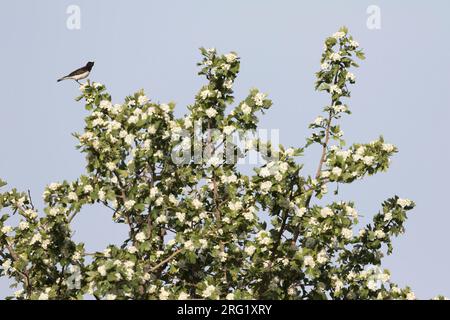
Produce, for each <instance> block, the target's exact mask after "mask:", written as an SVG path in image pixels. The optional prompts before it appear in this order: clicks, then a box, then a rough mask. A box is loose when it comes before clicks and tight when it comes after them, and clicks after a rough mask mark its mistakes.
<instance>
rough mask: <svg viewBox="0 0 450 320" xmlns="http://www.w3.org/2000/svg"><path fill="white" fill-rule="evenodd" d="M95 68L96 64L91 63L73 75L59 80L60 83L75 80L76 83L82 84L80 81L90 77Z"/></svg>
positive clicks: (70, 74)
mask: <svg viewBox="0 0 450 320" xmlns="http://www.w3.org/2000/svg"><path fill="white" fill-rule="evenodd" d="M93 66H94V62H92V61H89V62H88V63H87V64H86V65H85V66H84V67H81V68H79V69H77V70H75V71H73V72H71V73H69V74H68V75H67V76H65V77H62V78H60V79H58V82H60V81H62V80H68V79H71V80H75V81H76V82H78V83H80V82H79V80H82V79H85V78H87V77H88V76H89V73H91V70H92V67H93Z"/></svg>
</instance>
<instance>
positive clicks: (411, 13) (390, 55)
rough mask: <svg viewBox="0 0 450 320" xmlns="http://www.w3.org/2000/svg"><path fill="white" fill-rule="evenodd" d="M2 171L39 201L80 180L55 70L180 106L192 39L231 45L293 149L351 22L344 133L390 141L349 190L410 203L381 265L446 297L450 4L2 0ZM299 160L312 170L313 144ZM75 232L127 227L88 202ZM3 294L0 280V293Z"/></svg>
mask: <svg viewBox="0 0 450 320" xmlns="http://www.w3.org/2000/svg"><path fill="white" fill-rule="evenodd" d="M71 4H75V5H79V7H80V8H81V29H80V30H68V29H67V28H66V19H67V17H68V15H67V14H66V9H67V7H68V5H71ZM372 4H373V5H378V6H379V7H380V9H381V19H382V20H381V29H380V30H369V29H368V28H367V26H366V20H367V17H368V15H367V14H366V9H367V7H368V6H369V5H372ZM0 6H1V9H0V36H1V39H2V49H1V51H0V57H1V59H0V64H1V70H2V77H0V88H2V89H1V92H2V95H1V104H0V119H1V120H2V121H1V125H0V139H1V145H2V148H1V153H0V177H1V178H3V179H5V180H7V181H8V182H9V184H10V185H11V186H15V187H18V188H19V189H24V190H26V189H28V188H30V189H31V191H32V194H34V195H35V199H36V200H35V202H37V203H38V204H41V203H42V201H41V200H40V195H41V194H42V192H43V189H44V187H45V185H46V184H48V183H50V182H52V181H61V180H63V179H68V180H73V179H76V178H77V177H78V176H79V175H80V173H82V172H83V170H84V158H83V156H82V155H81V154H79V153H78V151H77V150H75V144H76V141H75V139H74V138H73V137H72V136H71V135H70V134H71V133H72V132H75V131H80V130H81V129H82V127H83V117H84V116H85V115H86V111H85V110H84V109H83V106H82V104H80V103H77V102H75V101H74V100H73V98H74V97H76V96H77V95H78V93H79V92H78V86H77V85H76V84H75V83H72V82H62V83H58V84H57V83H56V79H57V78H58V77H60V76H62V75H64V74H66V73H67V72H69V71H71V70H73V69H75V68H77V67H79V66H81V65H83V64H85V63H86V61H88V60H95V61H96V64H95V67H94V69H93V72H92V75H91V79H92V80H95V81H99V82H102V83H104V84H106V86H107V87H108V89H109V91H110V92H111V94H112V96H113V99H115V101H118V102H120V101H121V99H122V98H123V97H124V96H126V95H127V94H130V93H132V92H134V91H136V90H138V89H140V88H144V89H145V91H146V92H147V94H148V95H149V96H150V97H151V98H152V99H153V100H159V101H172V100H173V101H175V102H177V104H178V108H179V110H178V111H177V113H178V114H183V113H184V112H185V110H186V109H185V106H186V105H187V104H189V103H191V102H192V101H193V97H194V94H195V93H196V92H197V90H198V88H199V87H200V85H201V84H202V82H203V79H201V78H199V77H198V76H197V75H196V73H197V67H196V65H195V64H196V62H197V61H198V60H199V52H198V47H200V46H205V47H212V46H213V47H217V48H218V50H219V51H230V50H234V51H236V52H238V53H239V55H240V56H241V57H242V63H241V73H240V75H239V78H238V81H237V83H236V90H235V91H236V96H237V98H238V99H239V98H241V97H244V96H245V95H246V94H247V92H248V89H249V88H251V87H258V88H260V89H261V90H262V91H264V92H267V93H268V94H269V96H270V98H271V99H272V100H273V102H274V106H273V108H272V109H271V110H270V111H269V112H268V113H267V114H266V115H265V116H264V117H263V119H262V121H261V126H262V127H264V128H279V129H280V139H281V142H282V143H283V144H286V145H301V144H303V142H304V137H306V135H307V134H308V130H307V125H308V123H309V122H310V121H311V120H313V119H314V118H315V117H316V116H317V115H318V113H319V112H320V109H321V108H322V107H323V105H324V104H326V103H327V99H326V96H325V95H323V94H320V93H317V92H314V90H313V87H314V72H316V71H317V70H318V68H319V58H320V54H321V50H322V42H323V39H324V38H325V37H326V36H328V35H330V34H332V33H333V32H335V31H336V30H337V29H338V28H339V26H341V25H347V26H348V27H349V28H350V31H351V33H352V34H353V35H354V36H355V38H356V39H357V40H358V41H359V43H360V44H361V46H362V47H364V48H365V51H366V54H367V60H366V61H364V62H363V63H362V67H361V68H360V69H359V70H357V71H356V75H357V78H358V83H357V85H356V86H355V87H353V88H352V90H353V97H352V99H351V100H350V106H351V108H352V110H353V115H352V116H351V117H347V118H345V120H344V121H343V130H344V132H345V134H346V135H345V137H346V139H347V141H348V142H349V143H353V142H369V141H371V140H373V139H375V138H377V137H378V136H379V135H380V134H383V135H384V137H385V138H386V140H387V141H389V142H391V143H394V144H396V145H397V146H398V147H399V149H400V153H399V154H398V155H396V156H395V158H394V159H393V162H392V167H391V169H390V171H388V172H387V173H384V174H380V175H377V176H374V177H369V178H367V179H365V180H364V181H362V182H358V183H357V184H353V185H351V186H341V187H340V191H341V193H340V198H342V199H345V200H354V201H355V202H356V204H357V208H358V210H359V211H360V212H361V213H363V214H365V215H366V216H368V215H370V214H372V213H374V212H376V211H378V209H379V208H380V204H381V202H382V201H383V200H385V199H386V198H388V197H390V196H392V195H394V194H398V195H399V196H401V197H405V198H411V199H413V200H414V201H415V202H416V203H417V207H416V209H415V210H414V211H413V212H412V213H411V214H410V219H409V220H408V222H407V224H406V228H407V232H406V234H405V235H403V236H402V237H400V238H398V239H397V240H395V241H394V253H393V255H392V256H390V257H388V258H386V259H385V263H384V266H385V267H387V268H389V269H390V270H391V271H392V278H393V280H394V281H396V282H398V283H400V284H401V285H406V284H409V285H411V287H412V288H413V290H414V291H415V292H416V295H417V296H418V297H420V298H430V297H433V296H435V295H436V294H438V293H440V294H444V295H447V296H450V276H449V274H448V270H450V254H449V252H450V251H449V250H448V245H449V243H450V233H449V232H448V229H449V226H450V215H449V214H450V212H449V209H448V204H447V202H446V200H447V199H448V181H447V180H449V179H450V174H449V171H448V169H447V168H446V165H445V164H446V163H449V162H450V152H449V148H448V139H447V135H448V130H447V127H448V119H449V118H450V108H449V106H450V104H449V103H450V95H449V92H450V90H449V86H450V81H449V80H450V79H449V70H450V59H449V53H448V52H449V49H450V46H449V44H448V39H449V31H450V19H448V15H449V13H450V2H448V1H437V0H435V1H400V0H397V1H374V0H371V1H364V0H352V1H350V0H347V1H335V0H334V1H331V0H329V1H325V0H321V1H263V0H258V1H256V0H247V1H242V0H240V1H238V0H227V1H207V0H202V1H199V0H196V1H181V0H180V1H106V0H105V1H76V0H71V1H62V0H61V1H51V0H40V1H31V0H29V1H23V0H15V1H8V2H6V1H3V2H2V4H1V5H0ZM311 151H312V153H310V154H309V155H308V156H307V157H306V158H305V161H306V162H307V166H306V167H307V169H308V170H310V172H312V169H313V168H314V167H315V166H316V163H317V159H318V156H319V155H318V153H317V152H316V151H318V150H317V149H316V150H311ZM75 229H76V234H75V238H76V239H77V240H83V241H85V242H86V243H87V247H88V249H89V250H101V249H102V248H103V247H104V246H105V245H107V244H108V243H110V242H118V241H120V240H121V239H122V236H123V235H124V234H125V229H124V228H122V227H121V226H117V225H113V224H112V222H111V219H110V216H109V213H108V212H106V211H104V210H99V209H98V208H88V209H87V210H85V211H84V212H83V214H81V215H79V217H77V220H76V221H75ZM7 292H9V289H8V284H7V282H6V281H5V280H3V279H1V280H0V297H2V296H5V294H6V293H7Z"/></svg>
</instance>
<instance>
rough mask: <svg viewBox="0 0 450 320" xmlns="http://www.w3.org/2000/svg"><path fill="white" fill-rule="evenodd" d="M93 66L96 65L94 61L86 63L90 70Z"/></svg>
mask: <svg viewBox="0 0 450 320" xmlns="http://www.w3.org/2000/svg"><path fill="white" fill-rule="evenodd" d="M93 66H94V62H93V61H89V62H88V63H87V64H86V68H88V69H89V71H90V70H91V69H92V67H93Z"/></svg>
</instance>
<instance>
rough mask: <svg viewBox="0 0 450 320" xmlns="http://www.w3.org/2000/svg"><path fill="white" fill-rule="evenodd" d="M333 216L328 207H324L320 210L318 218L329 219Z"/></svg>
mask: <svg viewBox="0 0 450 320" xmlns="http://www.w3.org/2000/svg"><path fill="white" fill-rule="evenodd" d="M333 215H334V212H333V210H332V209H330V208H328V207H324V208H322V209H320V216H321V217H322V218H326V217H331V216H333Z"/></svg>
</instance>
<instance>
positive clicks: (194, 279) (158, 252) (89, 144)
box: [0, 28, 414, 299]
mask: <svg viewBox="0 0 450 320" xmlns="http://www.w3.org/2000/svg"><path fill="white" fill-rule="evenodd" d="M201 54H202V60H201V62H200V63H199V67H200V72H199V74H200V75H202V76H205V77H206V79H207V83H206V84H205V85H204V86H203V87H202V88H201V89H200V90H199V92H198V94H197V95H196V97H195V102H194V103H193V104H192V105H190V106H189V107H188V109H189V113H188V114H187V115H186V116H184V117H181V118H176V117H175V116H174V113H173V110H174V108H175V105H174V104H173V103H169V104H161V103H156V102H153V101H151V100H149V99H148V98H147V97H146V95H145V94H144V92H143V91H139V92H137V93H135V94H134V95H131V96H128V97H126V99H125V101H124V103H121V104H113V103H112V101H111V96H110V94H109V93H108V92H107V91H106V88H105V86H104V85H102V84H100V83H96V82H93V83H91V82H89V81H88V82H87V83H85V84H83V85H82V86H81V87H80V90H81V93H82V94H81V96H80V97H79V100H83V101H85V106H86V109H87V110H89V114H88V116H87V117H86V119H85V129H84V132H83V133H80V134H75V137H76V138H77V139H78V141H79V145H78V148H79V150H80V151H81V152H82V153H84V154H85V155H86V161H87V163H86V172H85V173H84V174H83V175H81V176H80V177H79V178H78V179H77V180H75V181H63V182H60V183H51V184H49V185H48V186H47V188H46V191H45V193H44V201H45V208H44V209H43V213H41V214H39V213H38V210H37V209H36V208H35V207H34V205H33V203H32V200H31V198H30V197H29V194H27V193H23V192H19V191H17V190H16V189H12V190H9V191H7V190H5V188H4V185H5V183H3V182H1V184H0V187H3V188H2V189H3V193H1V194H0V210H2V212H3V213H4V214H3V216H2V217H1V219H0V229H1V232H0V265H1V267H0V276H4V277H9V278H11V279H12V280H13V282H14V286H17V287H18V289H19V290H18V291H17V292H16V293H15V295H14V296H15V297H16V298H17V299H82V298H85V297H87V296H94V297H95V298H97V299H191V298H206V299H217V298H220V299H374V298H377V299H413V298H414V293H413V292H412V291H411V290H410V289H409V288H408V287H407V288H400V287H399V286H397V285H396V284H394V283H393V282H391V280H390V274H389V271H387V270H382V269H381V259H382V257H383V256H384V254H385V253H386V252H387V253H391V252H392V242H391V239H392V238H393V237H394V236H397V235H398V234H400V233H402V232H403V231H404V223H405V220H406V217H407V216H406V214H407V211H408V210H411V209H412V208H413V207H414V203H413V202H412V201H410V200H407V199H401V198H399V197H397V196H394V197H392V198H390V199H387V200H386V201H384V202H383V203H382V204H381V209H380V210H379V211H378V213H375V214H374V215H373V221H372V222H371V223H370V224H367V225H366V226H361V224H360V223H359V222H358V218H359V214H358V212H357V209H356V206H355V203H354V202H352V201H348V202H343V201H335V202H331V203H329V204H327V205H326V206H323V205H320V204H319V203H320V201H318V200H319V199H321V198H322V197H323V196H324V195H325V194H326V193H327V189H328V188H327V186H328V185H330V184H332V183H339V184H349V183H352V182H354V181H355V180H360V179H363V178H364V177H366V176H367V175H373V174H375V173H378V172H380V171H385V170H387V169H388V167H389V159H390V157H391V156H393V155H394V153H396V152H397V148H396V147H395V146H393V145H392V144H388V143H385V141H384V140H383V138H379V139H377V140H375V141H372V142H370V143H365V144H353V145H351V146H350V147H348V148H346V147H345V141H344V140H343V136H342V131H341V129H340V127H339V125H338V121H339V119H340V118H341V116H343V115H345V114H350V109H349V106H348V102H347V101H348V98H349V97H350V89H349V87H350V85H352V84H354V83H355V76H354V74H353V73H351V72H350V70H351V69H352V68H355V67H357V66H358V65H357V60H358V59H364V54H363V52H362V50H361V49H360V48H359V44H358V43H357V42H356V41H355V40H353V38H352V36H350V35H349V34H348V31H347V29H346V28H342V29H341V30H340V31H339V32H337V33H335V34H334V35H333V36H331V37H329V38H327V39H326V41H325V46H324V51H323V55H322V58H321V67H320V71H319V72H317V82H316V89H317V90H318V91H321V92H324V93H325V94H327V95H329V97H330V104H329V105H327V106H325V107H324V108H323V115H322V116H319V117H318V118H317V119H316V120H315V121H313V122H312V123H311V125H310V128H311V129H312V133H311V135H310V136H309V137H308V138H307V140H306V143H305V144H304V145H303V146H301V147H291V148H285V147H283V146H281V145H280V146H279V148H275V147H274V146H272V145H271V143H270V142H268V141H264V140H263V139H258V138H256V139H251V140H247V141H246V143H245V145H244V146H240V145H238V144H237V143H233V141H230V139H226V141H225V139H224V137H225V136H227V137H228V136H231V135H233V134H235V133H238V134H239V135H240V136H243V133H245V132H249V131H254V130H256V129H257V128H258V117H259V113H260V112H263V111H264V110H266V109H268V108H270V107H271V105H272V102H271V101H270V100H269V99H268V98H267V96H266V95H265V94H263V93H261V92H260V91H259V90H257V89H252V90H250V93H249V94H248V96H247V98H245V99H244V100H243V101H242V102H240V103H238V104H237V105H236V106H235V107H234V108H233V109H232V110H229V108H231V106H232V105H233V104H234V97H233V83H234V81H235V78H236V76H237V74H238V72H239V66H240V59H239V57H238V56H237V55H236V54H235V53H233V52H231V53H229V54H225V55H220V54H218V53H217V52H216V50H215V49H201ZM196 128H200V129H201V130H200V131H201V132H200V134H197V133H196V131H197V130H196ZM195 136H199V137H200V138H198V137H197V139H196V138H195ZM225 143H226V145H227V148H226V150H227V152H228V153H229V154H228V156H230V154H231V156H232V157H231V158H232V159H233V160H237V159H241V158H244V157H246V156H247V155H248V154H249V153H250V152H257V153H260V154H261V156H262V157H264V159H265V160H266V161H265V162H264V163H261V164H259V165H257V166H256V167H255V168H254V173H253V174H251V175H246V174H244V173H243V172H241V170H240V169H239V166H238V165H237V162H236V161H229V157H227V158H226V159H225V158H224V152H223V150H224V149H223V148H221V146H223V145H224V144H225ZM311 145H319V146H320V148H321V150H322V153H321V155H320V157H319V159H318V162H319V164H318V169H317V172H315V173H314V174H313V175H310V174H307V173H306V172H304V169H303V165H302V164H301V163H300V160H301V158H302V155H303V154H304V152H306V151H307V150H308V149H309V147H310V146H311ZM194 151H199V152H197V153H196V154H197V155H198V154H200V155H201V156H200V157H197V158H196V157H191V156H190V155H191V154H192V153H193V152H194ZM186 154H188V155H189V157H187V158H186ZM180 159H182V160H184V161H179V160H180ZM175 160H176V161H175ZM331 198H332V197H331ZM93 204H100V205H103V206H105V207H107V208H109V209H110V210H111V217H112V219H113V220H114V222H116V223H121V224H126V225H127V226H128V227H129V234H128V237H127V239H124V241H123V244H122V245H120V246H117V245H109V246H108V247H107V248H105V250H104V251H103V252H95V253H88V252H86V251H85V245H84V243H77V242H75V241H74V240H73V238H72V236H73V231H72V228H71V223H72V221H73V220H74V219H76V217H77V215H78V214H82V210H83V208H84V207H85V206H89V205H93ZM11 215H19V216H20V222H19V223H18V225H16V226H14V227H12V226H10V225H8V220H9V219H10V218H11Z"/></svg>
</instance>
